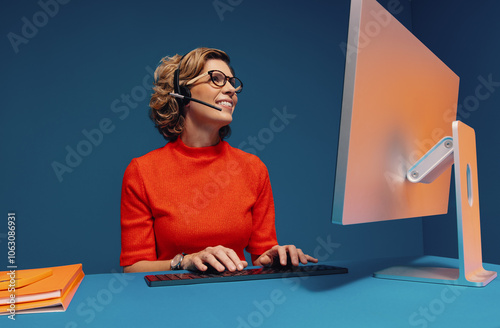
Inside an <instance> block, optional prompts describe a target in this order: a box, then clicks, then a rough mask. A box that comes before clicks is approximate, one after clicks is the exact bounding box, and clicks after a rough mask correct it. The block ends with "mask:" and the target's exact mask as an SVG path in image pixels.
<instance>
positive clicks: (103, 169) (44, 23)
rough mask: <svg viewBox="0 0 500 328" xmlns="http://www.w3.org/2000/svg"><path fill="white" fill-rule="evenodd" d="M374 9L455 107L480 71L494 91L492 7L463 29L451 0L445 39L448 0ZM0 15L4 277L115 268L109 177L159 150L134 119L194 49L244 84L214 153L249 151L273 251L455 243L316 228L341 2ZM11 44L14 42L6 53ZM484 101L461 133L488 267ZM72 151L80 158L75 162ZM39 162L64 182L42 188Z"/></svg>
mask: <svg viewBox="0 0 500 328" xmlns="http://www.w3.org/2000/svg"><path fill="white" fill-rule="evenodd" d="M61 2H63V1H62V0H61ZM387 2H391V3H392V5H393V6H394V5H396V7H395V8H398V11H397V13H398V14H397V15H396V17H397V18H398V19H400V20H401V21H402V22H403V23H404V24H405V25H406V26H407V27H408V28H412V26H413V27H414V29H415V31H416V32H417V36H418V37H420V38H421V39H422V41H423V42H424V43H426V44H428V46H429V47H430V48H431V50H433V51H435V52H436V54H437V55H438V56H440V57H441V58H442V59H443V60H444V61H445V62H446V63H448V64H449V66H450V67H451V68H452V69H454V70H455V72H457V73H458V74H459V75H460V76H461V78H462V88H463V89H462V90H463V91H462V93H461V98H463V97H464V96H465V95H468V94H471V93H472V94H473V90H474V87H475V85H477V76H479V75H482V76H487V75H488V74H490V73H492V74H493V79H494V80H496V77H497V76H498V79H499V80H500V73H499V74H496V73H495V72H498V70H497V68H496V65H495V64H496V60H495V57H498V52H499V50H498V48H497V47H495V46H493V45H492V41H491V40H492V39H491V37H492V36H494V35H495V33H494V30H491V27H489V26H488V24H493V23H492V22H490V23H489V22H488V20H491V21H493V20H494V19H493V14H490V13H491V12H493V11H494V10H493V8H492V7H495V8H496V7H498V5H496V4H495V3H494V2H493V1H489V2H488V1H482V2H477V1H476V2H475V3H482V4H483V7H481V10H478V11H475V16H474V21H468V20H467V19H466V18H468V17H469V16H467V15H468V13H469V11H468V10H467V8H468V7H471V6H472V7H473V8H476V7H477V5H476V4H473V2H472V1H464V3H466V4H467V3H468V5H464V8H462V9H461V10H456V11H454V13H453V15H454V16H453V17H455V19H456V21H458V23H453V24H455V25H452V23H451V21H450V22H448V21H443V20H442V17H444V16H446V15H448V11H449V10H450V9H449V7H450V6H451V4H454V3H452V2H451V1H449V2H448V1H443V4H440V6H438V7H436V5H435V4H434V3H433V2H430V1H429V2H427V1H420V0H418V1H413V2H412V3H411V6H410V3H409V2H407V1H406V0H405V1H401V2H400V1H397V0H390V1H382V3H383V4H386V3H387ZM41 3H45V2H43V1H42V2H41ZM46 3H51V4H54V3H55V2H53V1H47V2H46ZM214 3H215V4H218V7H216V6H215V5H214ZM411 7H413V8H414V10H413V11H412V10H411V9H413V8H411ZM3 8H5V9H4V10H3V11H2V13H1V20H0V24H1V25H0V28H1V35H2V37H3V39H2V40H3V41H2V42H0V53H1V54H2V61H1V62H0V67H1V74H2V79H1V80H0V87H1V90H2V97H1V98H0V108H1V109H2V110H1V111H0V115H1V116H0V122H1V123H0V124H1V129H0V140H1V152H0V153H1V156H2V160H1V162H0V165H1V170H0V172H1V173H0V174H1V175H0V179H1V185H0V191H1V199H0V205H1V206H0V208H1V211H2V212H1V213H0V217H4V219H3V220H0V248H4V246H1V245H6V234H5V232H6V229H7V213H8V212H9V211H15V213H16V220H17V221H16V222H17V230H16V232H17V247H18V248H17V263H18V265H19V268H31V267H39V266H52V265H63V264H70V263H77V262H79V263H83V264H84V270H85V272H86V273H96V272H110V271H112V270H119V254H120V213H119V207H120V188H121V179H122V177H123V172H124V170H125V168H126V166H127V165H128V164H129V162H130V160H131V159H132V158H134V157H138V156H141V155H143V154H145V153H147V152H148V151H151V150H153V149H155V148H158V147H161V146H163V145H164V143H165V141H164V139H163V138H162V137H161V136H160V135H159V134H158V132H157V131H156V130H155V129H154V128H153V124H152V123H151V122H150V120H149V118H148V116H147V114H148V95H149V94H150V92H151V91H150V89H149V88H150V85H151V81H152V78H151V71H152V70H154V68H155V67H156V64H157V63H158V61H159V60H160V58H161V57H163V56H166V55H173V54H176V53H180V54H183V53H185V52H187V51H189V50H191V49H193V48H195V47H198V46H208V47H215V48H220V49H223V50H225V51H226V52H228V53H229V54H230V56H231V58H232V63H233V66H234V67H235V69H236V73H237V76H238V77H239V78H241V79H242V80H243V81H244V83H245V90H244V92H243V93H242V94H241V96H240V100H239V103H238V107H237V109H236V112H235V115H234V121H233V123H232V124H231V126H232V129H233V135H232V136H231V138H229V139H228V141H229V142H230V143H231V144H232V145H233V146H235V147H240V148H242V149H244V150H245V149H246V150H250V149H249V148H250V147H249V146H248V145H245V144H243V143H244V142H248V139H249V138H252V137H256V138H257V140H258V142H259V144H260V146H259V149H255V152H256V153H257V155H258V156H259V157H260V158H261V159H262V160H263V161H264V163H266V165H267V166H268V169H269V173H270V177H271V183H272V185H273V191H274V196H275V205H276V220H277V222H276V226H277V230H278V239H279V241H280V243H282V244H286V243H294V244H297V245H299V246H300V247H302V248H303V249H304V250H306V251H307V252H309V253H310V254H313V255H321V257H322V259H325V260H340V259H359V260H361V259H367V258H376V257H388V256H404V255H420V254H423V253H424V249H425V252H426V253H429V254H434V253H435V254H440V255H441V254H442V255H448V254H451V256H453V251H455V252H456V250H454V249H453V247H448V246H446V245H452V246H454V245H456V236H455V235H454V234H453V233H447V232H444V231H448V230H453V229H455V231H456V227H455V226H454V217H453V215H452V214H453V213H450V215H448V216H442V217H440V218H433V220H432V221H428V220H427V219H425V224H424V225H422V220H421V219H412V220H399V221H397V222H382V223H376V224H365V225H356V226H337V225H333V224H331V223H330V220H331V219H330V215H331V205H332V195H333V181H334V176H335V173H334V172H335V160H336V151H337V135H338V126H339V118H340V106H341V95H342V85H343V74H344V62H345V58H344V54H343V52H342V50H341V47H340V45H341V43H342V42H345V41H346V37H347V26H348V17H349V16H348V15H349V1H347V0H342V1H335V2H333V1H331V2H327V1H307V2H306V1H285V0H280V1H272V2H264V1H248V0H245V1H244V0H231V1H229V0H220V1H217V2H213V1H201V0H200V1H183V2H181V1H178V2H177V1H175V2H174V1H168V2H165V1H142V2H141V3H139V2H134V1H122V2H120V5H117V6H113V5H111V4H108V3H100V2H97V1H93V2H89V1H87V2H83V1H74V0H73V1H68V2H67V3H65V4H59V5H58V7H56V6H54V5H51V6H50V7H48V9H43V8H42V6H41V5H40V3H38V2H36V1H25V2H23V3H22V4H20V3H12V2H9V4H5V5H4V6H3ZM393 8H394V7H393ZM44 12H50V15H48V14H43V13H44ZM178 13H183V14H178ZM187 13H189V14H187ZM52 16H53V17H52ZM485 17H487V19H484V18H485ZM45 18H46V19H45ZM428 22H430V23H428ZM474 22H476V23H477V22H479V23H481V24H482V25H480V26H479V28H477V27H476V23H474ZM33 23H35V24H36V25H33V26H31V28H30V27H29V25H31V24H33ZM497 24H498V23H497ZM37 25H38V26H37ZM12 33H13V34H16V35H17V36H18V37H17V39H16V40H17V41H14V44H17V45H14V46H13V42H11V41H10V40H9V35H10V38H11V39H12V38H13V37H14V36H13V34H12ZM495 51H496V53H495ZM489 52H493V53H494V54H491V55H490V54H489ZM495 54H496V56H495ZM471 63H473V64H471ZM495 70H496V71H495ZM498 93H500V92H497V93H492V95H491V97H490V99H488V100H485V101H484V102H481V107H480V109H479V110H477V111H475V112H474V113H471V115H470V118H468V119H464V121H465V122H466V123H468V124H470V125H472V126H473V127H474V128H476V129H477V130H478V131H479V133H478V143H479V145H478V149H479V150H478V153H479V155H478V156H479V165H480V178H481V181H480V188H481V190H480V192H481V202H482V203H481V206H482V208H481V209H482V213H483V228H484V229H485V234H484V254H485V260H487V261H490V262H496V263H500V258H499V255H498V254H495V252H496V246H495V245H494V244H493V239H494V236H497V235H498V234H499V233H500V226H499V224H498V222H496V221H495V217H494V216H493V213H494V211H495V210H496V207H495V204H494V203H493V202H494V199H495V195H498V192H497V188H495V182H498V179H497V178H495V176H494V171H493V160H494V156H493V155H492V154H491V153H489V150H488V149H491V147H498V146H497V145H498V144H499V139H500V138H499V137H498V136H496V135H494V134H493V133H488V128H491V127H492V124H494V122H493V120H492V116H494V115H496V118H498V113H497V112H494V107H495V104H497V106H498V103H499V101H500V100H499V97H498V96H497V94H498ZM284 111H286V112H287V113H288V114H290V115H295V116H294V117H293V118H290V119H289V122H288V123H287V124H286V126H285V128H284V129H283V130H282V131H279V132H273V133H272V134H270V133H269V131H270V130H269V127H270V125H269V124H270V121H271V119H273V117H276V116H277V114H276V112H279V113H283V112H284ZM103 125H104V126H103ZM95 129H101V130H105V131H106V132H103V133H102V138H100V137H99V138H97V137H94V138H97V139H95V140H94V144H92V143H91V140H89V138H88V137H87V136H86V135H89V134H91V135H94V136H97V135H98V134H99V133H97V132H96V131H95ZM482 131H484V132H482ZM89 145H90V147H89ZM85 146H87V147H85ZM488 147H490V148H488ZM253 148H255V147H253ZM77 150H79V151H80V152H83V153H85V155H84V156H80V157H79V158H78V157H77V156H76V155H74V154H73V152H74V151H77ZM67 161H68V162H67ZM54 162H58V163H60V164H61V165H66V166H67V167H68V169H70V170H71V172H66V173H63V174H62V175H61V176H60V177H58V176H57V175H56V173H55V171H54V169H53V165H54ZM2 221H3V222H2ZM443 236H444V238H445V241H444V242H442V241H441V238H443ZM454 238H455V241H453V239H454ZM424 239H425V240H426V242H425V245H424V243H423V240H424ZM4 249H5V248H4ZM495 256H496V257H495ZM6 257H7V256H6V251H5V255H1V254H0V264H1V265H2V266H1V267H2V268H3V267H5V265H6V264H5V263H6ZM0 270H2V269H0Z"/></svg>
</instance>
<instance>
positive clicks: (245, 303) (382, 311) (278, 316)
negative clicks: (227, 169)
mask: <svg viewBox="0 0 500 328" xmlns="http://www.w3.org/2000/svg"><path fill="white" fill-rule="evenodd" d="M409 260H410V259H385V260H369V261H364V262H351V263H349V262H329V263H325V264H332V265H337V266H345V267H348V268H349V273H348V274H343V275H331V276H316V277H307V278H288V279H272V280H259V281H245V282H229V283H213V284H200V285H188V286H174V287H156V288H150V287H148V286H147V285H146V283H145V282H144V279H143V276H144V274H143V273H141V274H121V273H109V274H97V275H87V276H86V277H85V278H84V280H83V281H82V284H81V285H80V287H79V289H78V291H77V293H76V294H75V296H74V298H73V300H72V301H71V304H70V306H69V308H68V310H67V311H66V312H63V313H61V312H59V313H40V314H24V315H17V316H16V320H15V321H12V320H10V319H8V318H7V317H6V316H4V317H0V320H2V324H1V326H2V327H44V328H45V327H51V328H56V327H61V328H76V327H204V328H205V327H234V328H249V327H251V328H255V327H301V328H309V327H314V328H316V327H384V328H388V327H398V328H401V327H471V328H476V327H481V328H488V327H492V328H493V327H495V328H498V327H500V278H496V279H495V280H493V281H492V282H491V283H490V284H489V285H488V286H486V287H482V288H478V287H457V286H446V285H439V284H425V283H414V282H404V281H395V280H386V279H377V278H373V277H371V274H372V272H373V271H376V270H380V269H383V268H385V267H387V266H390V265H401V264H407V263H408V261H409ZM414 262H415V263H420V264H423V263H424V262H425V263H429V262H433V263H434V264H438V265H440V266H451V267H453V266H454V265H455V264H456V260H453V259H445V258H438V257H425V258H422V259H417V260H416V261H414ZM484 267H485V269H487V270H494V271H497V272H498V271H500V265H489V264H485V265H484Z"/></svg>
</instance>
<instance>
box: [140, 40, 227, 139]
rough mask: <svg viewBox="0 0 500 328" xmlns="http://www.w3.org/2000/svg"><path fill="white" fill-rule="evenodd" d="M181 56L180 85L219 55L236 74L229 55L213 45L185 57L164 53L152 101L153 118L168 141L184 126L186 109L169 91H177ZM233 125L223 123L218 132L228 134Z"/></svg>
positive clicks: (157, 71)
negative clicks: (177, 72)
mask: <svg viewBox="0 0 500 328" xmlns="http://www.w3.org/2000/svg"><path fill="white" fill-rule="evenodd" d="M181 59H182V63H181V67H180V74H179V85H181V86H182V85H186V83H187V82H188V81H189V80H191V79H193V78H195V77H196V76H198V75H200V73H201V71H202V70H203V68H204V67H205V63H206V62H207V60H209V59H220V60H222V61H224V62H225V63H226V64H227V65H228V66H229V68H230V69H231V73H232V74H233V76H234V70H233V68H232V67H231V66H230V64H229V63H230V59H229V56H228V55H227V54H226V53H225V52H224V51H222V50H218V49H212V48H196V49H194V50H192V51H190V52H189V53H188V54H186V55H185V56H184V57H182V56H180V55H174V56H172V57H168V56H167V57H164V58H162V59H161V61H160V64H159V65H158V67H157V68H156V70H155V74H154V82H153V85H154V87H153V91H154V93H153V94H152V96H151V100H150V101H149V107H150V115H149V116H150V118H151V120H152V121H153V122H154V124H155V127H156V128H157V129H158V131H159V132H160V133H161V134H162V135H163V137H164V138H165V139H167V140H168V141H174V140H176V139H177V138H178V137H179V135H180V134H181V133H182V131H183V129H184V119H185V113H184V111H183V110H182V109H180V108H179V103H178V101H177V98H175V97H173V96H171V95H169V93H170V92H174V74H175V71H176V70H177V67H178V66H179V62H180V61H181ZM230 134H231V128H230V127H229V125H226V126H223V127H222V128H220V130H219V136H220V138H221V140H222V139H224V138H227V137H229V136H230Z"/></svg>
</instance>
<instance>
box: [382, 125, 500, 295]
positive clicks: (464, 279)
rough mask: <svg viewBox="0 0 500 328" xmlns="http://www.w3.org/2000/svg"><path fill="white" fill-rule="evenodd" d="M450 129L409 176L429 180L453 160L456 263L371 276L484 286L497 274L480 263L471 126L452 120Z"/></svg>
mask: <svg viewBox="0 0 500 328" xmlns="http://www.w3.org/2000/svg"><path fill="white" fill-rule="evenodd" d="M452 129H453V138H450V137H446V138H444V139H442V140H441V141H440V142H438V143H437V144H436V146H434V147H433V148H432V149H431V150H430V151H429V152H428V153H427V154H426V155H424V156H423V157H422V158H421V159H420V160H419V161H418V162H417V164H415V165H414V166H413V167H412V168H410V170H409V171H408V179H409V180H410V181H412V182H415V183H430V182H432V181H433V180H434V179H435V178H436V177H437V176H439V174H440V173H441V172H443V171H444V170H445V169H446V168H447V167H449V166H450V165H451V164H453V162H454V163H455V185H456V187H455V188H456V190H455V195H456V200H457V226H458V229H457V230H458V261H459V267H458V268H438V267H408V266H398V267H391V268H388V269H385V270H381V271H378V272H376V273H374V277H377V278H384V279H397V280H406V281H416V282H428V283H439V284H448V285H460V286H475V287H483V286H486V285H487V284H488V283H489V282H490V281H492V280H493V279H495V277H496V276H497V273H496V272H495V271H487V270H485V269H484V268H483V263H482V253H481V224H480V220H479V193H478V180H477V160H476V136H475V133H474V129H472V128H471V127H469V126H467V125H466V124H464V123H462V122H460V121H455V122H453V123H452ZM452 158H453V160H451V159H452Z"/></svg>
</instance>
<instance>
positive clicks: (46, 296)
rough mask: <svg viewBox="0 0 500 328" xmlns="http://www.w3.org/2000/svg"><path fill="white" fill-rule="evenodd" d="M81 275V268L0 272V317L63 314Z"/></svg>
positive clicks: (76, 265)
mask: <svg viewBox="0 0 500 328" xmlns="http://www.w3.org/2000/svg"><path fill="white" fill-rule="evenodd" d="M84 276H85V274H84V273H83V271H82V265H81V264H73V265H66V266H57V267H51V268H41V269H30V270H15V271H2V272H0V315H10V314H13V312H14V313H15V314H22V313H38V312H60V311H66V309H67V307H68V305H69V303H70V302H71V299H72V298H73V295H74V294H75V292H76V290H77V289H78V286H79V285H80V283H81V281H82V279H83V277H84Z"/></svg>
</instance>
